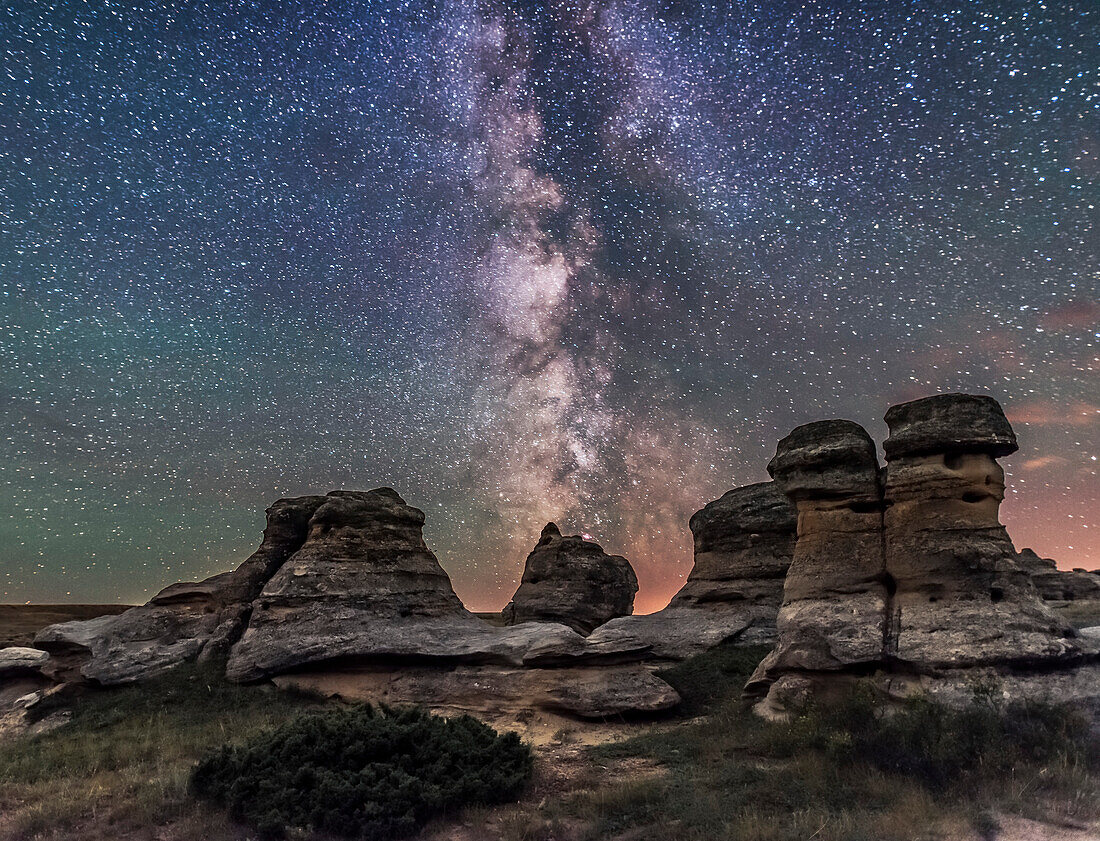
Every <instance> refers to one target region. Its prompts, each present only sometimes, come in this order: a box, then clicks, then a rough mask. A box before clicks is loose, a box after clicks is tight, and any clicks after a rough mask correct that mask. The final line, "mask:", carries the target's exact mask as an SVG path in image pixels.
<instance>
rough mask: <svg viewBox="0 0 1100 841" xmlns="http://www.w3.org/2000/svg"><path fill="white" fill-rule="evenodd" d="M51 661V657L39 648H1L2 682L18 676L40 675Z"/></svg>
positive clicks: (0, 672) (0, 668)
mask: <svg viewBox="0 0 1100 841" xmlns="http://www.w3.org/2000/svg"><path fill="white" fill-rule="evenodd" d="M49 661H50V655H49V654H47V653H46V652H45V651H42V650H40V649H37V648H24V647H22V646H11V647H9V648H0V680H2V679H5V678H9V677H13V676H17V675H28V674H39V673H41V671H42V667H43V666H45V665H46V664H47V663H48V662H49Z"/></svg>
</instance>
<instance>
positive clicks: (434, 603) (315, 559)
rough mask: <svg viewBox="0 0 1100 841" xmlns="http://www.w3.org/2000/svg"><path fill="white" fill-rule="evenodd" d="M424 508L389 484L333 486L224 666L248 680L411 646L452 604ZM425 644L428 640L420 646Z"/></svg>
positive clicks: (457, 611) (448, 614)
mask: <svg viewBox="0 0 1100 841" xmlns="http://www.w3.org/2000/svg"><path fill="white" fill-rule="evenodd" d="M423 526H424V512H422V511H420V510H419V509H417V508H413V507H411V506H409V505H406V504H405V501H404V500H403V499H402V498H401V497H400V496H399V495H398V494H397V492H396V491H394V490H392V489H391V488H378V489H375V490H372V491H334V492H332V493H330V494H328V496H326V497H324V499H323V501H322V502H321V504H320V505H319V506H318V507H317V509H316V510H315V511H314V512H313V515H312V517H311V518H310V521H309V527H308V533H307V535H306V538H305V542H304V544H303V545H302V547H301V548H300V549H299V550H298V551H297V552H295V553H294V554H293V555H292V556H291V557H290V558H289V559H288V560H287V561H286V562H285V563H284V564H282V566H281V567H280V569H279V570H278V572H276V573H275V574H274V575H273V576H272V577H271V578H270V579H269V580H268V581H267V583H266V584H265V585H264V587H263V589H262V591H261V592H260V594H259V596H258V597H257V598H256V599H255V601H254V602H253V604H252V612H251V615H250V618H249V622H248V627H247V629H246V630H245V632H244V634H243V635H242V637H241V639H240V640H239V641H238V642H237V643H236V645H234V646H233V649H232V653H231V655H230V659H229V665H228V674H229V676H230V677H231V678H232V679H235V680H252V679H257V678H260V677H264V676H266V675H268V674H274V673H278V672H281V671H285V670H286V669H289V668H294V667H296V666H299V665H301V664H303V663H310V662H318V661H321V660H332V659H337V658H347V657H361V656H382V655H400V654H403V653H406V652H407V653H410V654H415V653H424V654H426V655H430V653H431V652H430V651H425V652H420V651H419V645H420V642H421V641H422V640H427V639H430V638H432V637H438V638H439V639H445V638H446V635H447V633H448V628H450V627H451V626H452V625H453V624H454V622H455V621H456V620H458V621H461V622H465V623H466V624H468V625H474V624H476V623H481V624H482V625H487V623H484V622H481V620H479V619H477V617H475V616H473V615H472V614H470V613H469V612H468V611H466V609H465V608H464V607H463V606H462V603H461V602H460V601H459V599H458V596H456V595H455V592H454V589H453V588H452V587H451V582H450V579H449V578H448V577H447V573H446V572H444V571H443V568H442V567H441V566H440V565H439V562H438V561H437V560H436V558H435V555H433V554H432V553H431V552H430V551H429V549H428V547H427V545H426V544H425V543H424V537H423V534H422V529H423ZM429 647H430V646H429Z"/></svg>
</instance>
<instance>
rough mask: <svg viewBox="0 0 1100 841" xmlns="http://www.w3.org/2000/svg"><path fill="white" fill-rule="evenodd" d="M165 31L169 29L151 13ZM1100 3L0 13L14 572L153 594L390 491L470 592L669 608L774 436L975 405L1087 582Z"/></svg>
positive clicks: (6, 565)
mask: <svg viewBox="0 0 1100 841" xmlns="http://www.w3.org/2000/svg"><path fill="white" fill-rule="evenodd" d="M164 5H167V6H169V8H167V9H165V8H162V6H164ZM1098 32H1100V9H1097V7H1096V5H1095V4H1094V3H1072V2H1069V3H1057V4H1047V5H1041V4H1035V3H1023V2H1021V3H1003V2H996V3H993V2H973V3H965V4H957V7H952V8H948V7H941V6H938V5H936V4H932V5H931V6H930V5H927V4H914V3H873V4H872V3H851V2H843V3H840V2H837V3H831V4H812V3H811V4H807V3H785V2H766V3H765V2H747V3H736V4H733V3H716V4H708V3H681V2H675V0H607V2H584V0H580V2H577V1H576V0H573V1H572V2H558V1H557V0H550V2H538V3H536V2H528V0H475V2H457V1H456V0H439V1H438V2H414V0H394V1H393V2H388V3H376V2H352V0H332V2H327V3H321V2H307V0H298V2H292V3H268V2H259V3H237V2H213V0H206V1H205V2H196V3H180V4H147V3H136V2H106V0H103V2H99V1H98V0H92V1H91V2H88V3H83V4H80V5H78V6H75V5H74V4H69V3H50V2H30V0H16V2H15V3H14V4H11V3H9V4H7V5H5V7H4V8H3V9H0V43H2V44H3V45H4V50H3V53H2V54H0V62H2V65H3V68H4V72H3V73H2V74H0V313H2V315H3V322H2V323H3V330H0V352H2V354H3V359H4V360H5V364H4V365H3V367H2V369H0V377H2V380H0V381H2V383H3V393H2V397H3V401H2V405H3V413H4V414H3V418H4V421H3V429H4V435H3V444H4V448H5V454H4V469H3V471H2V472H0V506H2V507H0V529H2V532H0V546H2V547H3V548H2V549H0V552H2V555H3V564H2V565H0V592H2V594H3V597H4V600H5V601H23V600H31V601H82V602H101V601H141V600H144V599H145V598H147V597H148V595H149V594H150V593H152V592H154V591H156V590H157V589H159V588H160V587H162V586H164V585H166V584H168V583H171V582H173V581H177V580H193V579H198V578H202V577H204V576H207V575H210V574H212V573H214V572H218V571H221V570H224V569H227V568H229V567H231V566H233V565H235V564H236V563H238V562H239V561H240V560H242V559H243V558H244V557H245V556H247V554H248V553H249V551H250V550H251V548H252V547H254V545H255V544H256V543H257V541H258V538H259V533H260V531H261V529H262V526H263V513H262V512H263V509H264V507H265V506H266V505H268V504H270V502H271V501H272V500H274V499H276V498H278V497H280V496H288V495H296V494H302V493H310V492H324V491H328V490H331V489H334V488H358V489H367V488H373V487H377V486H380V485H389V486H392V487H394V488H396V489H398V490H399V491H400V492H401V494H402V495H403V496H404V497H405V498H406V499H407V500H408V501H409V503H410V504H412V505H416V506H417V507H420V508H422V509H424V511H425V512H426V514H427V526H426V530H425V535H426V538H427V540H428V542H429V545H430V546H431V548H432V549H433V550H434V551H435V552H436V554H437V555H438V556H439V558H440V560H441V562H442V563H443V565H444V567H445V568H446V569H447V571H448V572H449V573H450V575H451V577H452V579H453V581H454V583H455V587H456V590H457V591H458V592H459V595H461V596H462V597H463V599H464V600H465V601H466V603H467V604H468V605H469V606H470V607H472V608H475V609H495V608H499V607H500V606H501V605H503V604H504V603H505V602H506V601H507V600H508V598H509V596H510V595H511V593H512V592H513V590H514V589H515V586H516V584H517V582H518V579H519V574H520V572H521V570H522V565H523V560H524V557H525V556H526V554H527V552H528V551H529V550H530V549H531V547H532V546H533V545H534V543H535V541H536V540H537V538H538V534H539V531H540V530H541V528H542V526H543V525H544V524H545V523H546V522H547V521H548V520H555V521H557V522H558V523H559V524H560V525H561V526H562V528H563V529H564V530H565V531H566V532H582V531H583V532H585V533H587V534H591V535H592V536H593V537H594V538H595V539H597V540H598V541H600V543H601V544H602V545H603V546H604V547H605V549H607V550H608V551H609V552H614V553H616V554H622V555H625V556H626V557H627V558H629V559H630V561H631V562H632V563H633V565H634V567H635V569H636V570H637V572H638V578H639V581H640V585H641V591H640V593H639V597H638V607H639V609H641V610H653V609H655V608H658V607H660V606H662V605H663V604H664V603H665V602H666V601H667V600H668V598H669V597H670V596H671V595H672V594H673V593H674V592H675V591H676V590H677V589H678V588H679V586H680V585H681V583H682V582H683V579H684V577H685V576H686V575H687V573H688V572H689V571H690V568H691V562H692V559H691V535H690V532H689V531H688V528H687V521H688V518H689V516H690V515H691V514H692V512H694V511H695V510H697V509H698V508H700V507H702V505H703V504H705V503H706V502H707V501H709V500H711V499H714V498H716V497H717V496H719V495H721V494H722V493H723V492H724V491H726V490H728V489H729V488H732V487H735V486H737V485H741V484H747V483H750V482H755V481H761V480H763V479H766V478H767V475H766V472H765V465H766V464H767V461H768V459H769V457H770V456H771V455H772V454H773V453H774V449H775V443H776V441H777V439H778V438H780V437H782V436H783V435H785V434H786V433H787V432H788V431H789V430H790V429H791V428H792V427H794V426H796V425H798V424H800V423H804V422H807V421H810V420H817V419H822V418H831V417H844V418H851V419H852V420H855V421H858V422H860V423H862V424H864V425H865V426H866V427H867V428H868V430H869V431H870V432H871V433H872V435H874V436H875V437H876V438H877V439H878V440H879V441H880V442H881V440H882V439H883V438H884V437H885V435H886V429H885V424H884V423H883V422H882V415H883V413H884V412H885V410H886V409H887V407H888V406H890V405H891V404H893V403H897V402H901V401H903V400H907V399H912V398H915V397H921V396H925V395H928V394H933V393H937V392H946V391H968V392H975V393H983V394H990V395H992V396H993V397H995V398H997V399H998V400H1000V401H1001V402H1002V404H1003V405H1004V406H1005V409H1006V412H1007V414H1008V416H1009V418H1010V419H1011V420H1012V422H1013V424H1014V425H1015V427H1016V431H1017V435H1018V437H1019V440H1020V445H1021V449H1020V452H1019V453H1017V454H1015V455H1014V456H1012V457H1010V458H1009V459H1006V460H1005V467H1006V472H1007V474H1008V475H1007V479H1008V482H1009V486H1010V491H1009V497H1008V499H1007V500H1006V503H1005V505H1004V507H1003V509H1002V512H1003V519H1004V520H1005V522H1006V524H1007V525H1008V527H1009V530H1010V533H1011V534H1012V536H1013V538H1014V540H1015V542H1016V545H1017V546H1018V547H1023V546H1031V547H1032V548H1034V549H1035V550H1036V551H1038V552H1039V553H1040V554H1041V555H1044V556H1047V557H1053V558H1055V559H1057V560H1058V561H1059V563H1060V564H1061V565H1062V566H1063V567H1073V566H1086V567H1089V568H1092V567H1095V566H1100V526H1098V524H1097V517H1096V513H1097V511H1098V510H1100V482H1098V481H1097V447H1098V443H1100V380H1098V374H1097V372H1098V367H1100V270H1098V266H1100V259H1098V258H1100V253H1098V249H1097V242H1098V240H1097V237H1096V232H1095V228H1094V223H1095V219H1096V204H1097V202H1098V199H1100V195H1098V193H1100V190H1098V189H1097V176H1098V174H1100V135H1098V133H1097V126H1100V72H1098V68H1100V49H1098V47H1097V34H1098Z"/></svg>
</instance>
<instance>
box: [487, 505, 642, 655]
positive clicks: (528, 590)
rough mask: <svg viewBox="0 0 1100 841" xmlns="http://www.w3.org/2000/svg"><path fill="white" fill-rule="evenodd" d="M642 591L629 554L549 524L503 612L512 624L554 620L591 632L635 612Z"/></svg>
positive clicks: (579, 630) (586, 632) (581, 631)
mask: <svg viewBox="0 0 1100 841" xmlns="http://www.w3.org/2000/svg"><path fill="white" fill-rule="evenodd" d="M637 592H638V578H637V576H636V575H635V574H634V568H633V567H631V566H630V563H629V562H628V561H627V560H626V558H623V557H621V556H619V555H608V554H607V553H606V552H604V551H603V549H602V548H601V547H600V545H599V544H598V543H595V542H593V541H591V540H585V539H584V538H583V537H581V536H580V535H572V536H569V537H563V536H562V533H561V531H559V529H558V527H557V526H556V525H555V524H554V523H548V524H547V525H546V527H545V528H544V529H543V530H542V535H541V536H540V537H539V542H538V543H537V544H536V545H535V548H534V550H533V551H532V552H531V554H530V555H528V556H527V563H526V564H525V565H524V567H523V578H522V579H521V582H520V585H519V589H518V590H516V594H515V595H514V596H513V597H512V601H511V603H510V604H509V605H508V606H507V607H506V608H504V611H503V614H502V615H503V616H504V621H505V622H506V623H507V624H509V625H518V624H520V623H522V622H553V623H560V624H563V625H567V626H568V627H570V628H573V629H574V630H575V631H577V632H579V633H582V634H588V633H590V632H591V631H592V630H594V629H595V628H597V627H598V626H600V625H602V624H603V623H605V622H607V621H608V620H609V619H614V618H615V617H618V616H628V615H630V614H631V613H632V612H633V611H634V595H635V593H637Z"/></svg>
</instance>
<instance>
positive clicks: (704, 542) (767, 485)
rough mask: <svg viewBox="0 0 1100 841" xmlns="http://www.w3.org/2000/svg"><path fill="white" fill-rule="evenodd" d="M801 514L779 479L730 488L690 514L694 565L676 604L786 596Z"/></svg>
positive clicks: (767, 601) (743, 602)
mask: <svg viewBox="0 0 1100 841" xmlns="http://www.w3.org/2000/svg"><path fill="white" fill-rule="evenodd" d="M797 524H798V516H797V514H796V512H795V508H794V506H793V505H792V504H791V503H790V501H789V500H788V499H787V496H786V494H784V493H783V491H782V489H781V488H780V487H779V486H778V485H777V484H776V483H775V482H760V483H758V484H755V485H746V486H745V487H742V488H734V489H733V490H731V491H727V492H726V493H725V494H723V495H722V497H721V498H719V499H716V500H714V502H709V503H707V504H706V505H705V506H704V507H703V508H702V509H701V510H699V511H696V512H695V514H694V515H692V518H691V520H690V521H689V523H688V525H689V527H690V528H691V533H692V536H693V537H694V539H695V566H694V567H693V568H692V570H691V574H690V575H689V576H688V579H687V581H686V582H685V583H684V586H683V588H682V589H681V590H680V592H678V593H677V594H676V595H675V596H674V597H673V599H672V601H671V602H670V603H669V604H670V606H672V607H686V606H689V605H690V606H707V605H715V604H721V605H737V606H739V607H747V606H749V605H760V606H761V607H763V608H765V609H766V610H768V611H770V612H775V611H778V610H779V604H780V602H782V600H783V579H784V578H785V577H786V575H787V569H788V568H789V567H790V565H791V558H792V557H793V555H794V543H795V530H796V526H797Z"/></svg>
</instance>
